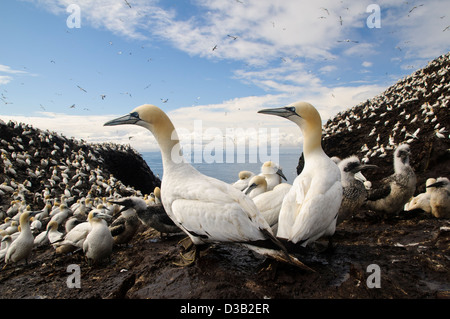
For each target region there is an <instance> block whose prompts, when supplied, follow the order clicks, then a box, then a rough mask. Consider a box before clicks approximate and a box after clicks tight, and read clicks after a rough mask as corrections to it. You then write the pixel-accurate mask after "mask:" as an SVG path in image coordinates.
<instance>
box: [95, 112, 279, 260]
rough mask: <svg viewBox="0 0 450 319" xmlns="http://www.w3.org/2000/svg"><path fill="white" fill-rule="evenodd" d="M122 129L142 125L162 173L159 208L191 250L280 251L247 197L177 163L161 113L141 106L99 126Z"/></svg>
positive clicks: (173, 138)
mask: <svg viewBox="0 0 450 319" xmlns="http://www.w3.org/2000/svg"><path fill="white" fill-rule="evenodd" d="M122 124H136V125H139V126H142V127H144V128H147V129H148V130H150V131H151V132H152V134H153V135H154V136H155V138H156V140H157V142H158V144H159V147H160V150H161V155H162V162H163V169H164V174H163V178H162V182H161V200H162V203H163V206H164V209H165V211H166V212H167V214H168V215H169V217H170V218H171V219H172V220H173V221H174V222H175V224H176V225H177V226H178V227H180V228H181V229H182V230H183V231H184V232H185V233H186V234H187V235H188V236H189V238H190V239H191V241H192V243H193V244H194V245H201V244H205V243H213V242H238V243H242V244H245V243H249V242H252V243H253V242H256V241H265V242H266V240H267V239H269V240H270V241H272V242H273V243H275V244H276V245H277V246H278V247H280V248H281V247H282V248H283V249H284V251H286V250H285V248H284V246H283V245H282V244H281V243H280V242H279V240H278V239H276V238H275V236H274V235H273V233H272V231H271V229H270V226H269V225H268V224H267V222H266V221H265V219H264V218H263V217H262V216H261V214H260V213H259V212H258V209H257V208H256V206H255V204H254V203H253V201H252V200H251V199H250V198H248V197H247V196H245V194H243V193H242V192H241V191H239V190H238V189H236V188H234V187H233V186H231V185H230V184H227V183H225V182H223V181H220V180H217V179H215V178H212V177H209V176H206V175H203V174H201V173H200V172H198V171H197V170H196V169H195V168H194V167H192V166H191V165H190V164H188V163H186V162H185V161H184V160H183V156H182V155H181V152H180V150H181V149H180V144H179V139H178V136H177V133H176V131H175V127H174V126H173V124H172V122H171V121H170V119H169V117H168V116H167V115H166V114H165V113H164V112H163V111H162V110H161V109H159V108H158V107H156V106H154V105H142V106H139V107H137V108H135V109H134V110H133V111H131V113H130V114H128V115H125V116H122V117H120V118H117V119H114V120H112V121H109V122H107V123H105V124H104V125H106V126H112V125H122ZM194 248H195V246H194ZM274 255H277V256H279V255H280V253H279V251H278V252H276V251H275V250H274ZM274 258H276V257H275V256H274Z"/></svg>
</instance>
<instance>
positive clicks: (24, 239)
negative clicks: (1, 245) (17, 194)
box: [5, 211, 36, 264]
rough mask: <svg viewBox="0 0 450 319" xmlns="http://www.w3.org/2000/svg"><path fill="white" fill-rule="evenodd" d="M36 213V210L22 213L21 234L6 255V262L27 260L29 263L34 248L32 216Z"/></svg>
mask: <svg viewBox="0 0 450 319" xmlns="http://www.w3.org/2000/svg"><path fill="white" fill-rule="evenodd" d="M34 215H36V212H29V211H24V212H23V213H22V214H21V215H20V220H19V221H20V234H19V236H18V237H17V238H16V239H15V240H14V241H13V242H12V243H11V245H10V246H9V248H8V251H7V252H6V255H5V263H6V264H9V263H17V262H19V261H22V260H25V263H27V264H28V258H29V257H30V255H31V251H32V249H33V244H34V237H33V234H32V233H31V229H30V218H31V217H32V216H34Z"/></svg>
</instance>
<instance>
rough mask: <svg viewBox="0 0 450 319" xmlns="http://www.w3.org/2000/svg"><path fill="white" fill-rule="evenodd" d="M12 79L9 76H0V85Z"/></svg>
mask: <svg viewBox="0 0 450 319" xmlns="http://www.w3.org/2000/svg"><path fill="white" fill-rule="evenodd" d="M11 80H12V77H10V76H9V75H0V84H8V83H9V82H11Z"/></svg>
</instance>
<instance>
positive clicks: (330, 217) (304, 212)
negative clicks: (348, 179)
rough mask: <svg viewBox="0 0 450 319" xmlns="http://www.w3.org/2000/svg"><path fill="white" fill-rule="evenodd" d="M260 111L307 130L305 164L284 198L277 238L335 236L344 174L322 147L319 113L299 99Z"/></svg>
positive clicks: (299, 240) (298, 241)
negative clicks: (284, 119) (285, 119)
mask: <svg viewBox="0 0 450 319" xmlns="http://www.w3.org/2000/svg"><path fill="white" fill-rule="evenodd" d="M258 113H263V114H271V115H277V116H281V117H284V118H287V119H288V120H290V121H292V122H294V123H296V124H297V125H298V126H299V127H300V129H301V130H302V133H303V155H304V158H305V165H304V168H303V170H302V172H301V173H300V175H298V176H297V177H296V178H295V180H294V182H293V184H292V187H291V189H290V190H289V192H288V193H287V194H286V196H285V197H284V200H283V204H282V206H281V211H280V215H279V218H278V233H277V237H279V238H283V239H286V240H287V241H288V242H291V243H293V244H299V245H301V246H306V245H308V244H309V243H312V242H314V241H315V240H317V239H319V238H320V237H322V236H331V235H333V234H334V232H335V229H336V220H337V215H338V210H339V207H340V205H341V200H342V184H341V173H340V171H339V168H338V167H337V165H336V164H335V163H334V162H333V161H332V160H331V159H330V158H329V157H328V156H327V155H326V154H325V152H324V151H323V149H322V146H321V136H322V123H321V118H320V114H319V112H318V111H317V110H316V109H315V108H314V106H312V105H311V104H309V103H306V102H297V103H294V104H291V105H289V106H287V107H281V108H275V109H264V110H260V111H258Z"/></svg>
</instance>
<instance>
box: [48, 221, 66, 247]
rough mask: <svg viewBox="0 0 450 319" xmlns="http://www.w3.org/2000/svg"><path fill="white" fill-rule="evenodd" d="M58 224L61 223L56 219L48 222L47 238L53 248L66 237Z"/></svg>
mask: <svg viewBox="0 0 450 319" xmlns="http://www.w3.org/2000/svg"><path fill="white" fill-rule="evenodd" d="M58 226H59V224H58V223H57V222H56V221H54V220H51V221H50V222H49V223H48V224H47V232H46V233H47V238H48V241H49V243H50V244H51V245H52V246H53V248H56V247H58V246H59V244H60V243H61V241H62V240H63V238H64V234H63V233H61V232H60V231H58Z"/></svg>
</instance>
